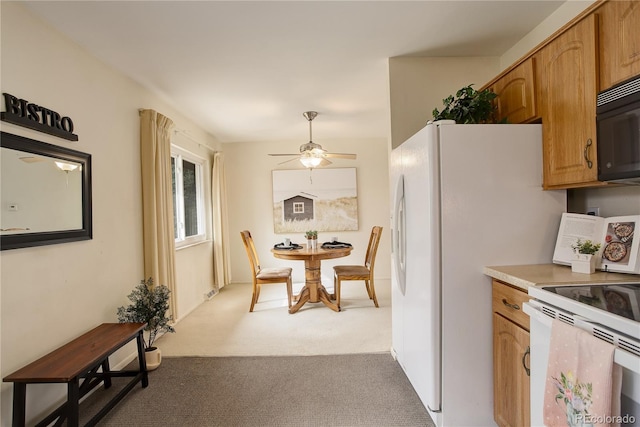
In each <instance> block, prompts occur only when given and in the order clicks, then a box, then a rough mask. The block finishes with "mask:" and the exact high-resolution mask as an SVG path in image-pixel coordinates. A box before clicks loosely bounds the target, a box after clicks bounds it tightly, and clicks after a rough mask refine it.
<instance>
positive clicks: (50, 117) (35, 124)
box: [0, 93, 78, 141]
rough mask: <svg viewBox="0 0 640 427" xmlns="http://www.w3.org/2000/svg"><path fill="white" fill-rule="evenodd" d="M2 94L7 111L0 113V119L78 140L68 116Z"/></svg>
mask: <svg viewBox="0 0 640 427" xmlns="http://www.w3.org/2000/svg"><path fill="white" fill-rule="evenodd" d="M3 95H4V103H5V107H6V109H7V111H5V112H2V113H0V120H3V121H5V122H8V123H13V124H14V125H18V126H23V127H26V128H29V129H33V130H37V131H40V132H44V133H48V134H49V135H54V136H57V137H60V138H64V139H68V140H69V141H77V140H78V135H76V134H74V133H73V120H71V118H70V117H65V116H61V115H60V114H58V113H57V112H55V111H53V110H50V109H48V108H45V107H42V106H40V105H37V104H34V103H32V102H29V101H27V100H26V99H20V98H17V97H15V96H13V95H10V94H8V93H3Z"/></svg>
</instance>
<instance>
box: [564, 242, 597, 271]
mask: <svg viewBox="0 0 640 427" xmlns="http://www.w3.org/2000/svg"><path fill="white" fill-rule="evenodd" d="M571 249H573V250H574V251H575V254H576V255H575V259H574V260H573V261H571V271H573V272H574V273H587V274H591V273H594V272H595V271H596V262H597V260H598V257H596V256H594V255H595V254H596V253H597V252H598V251H599V250H600V243H593V242H592V241H591V240H585V241H584V242H583V241H582V240H580V239H578V240H577V241H576V243H575V244H573V245H571Z"/></svg>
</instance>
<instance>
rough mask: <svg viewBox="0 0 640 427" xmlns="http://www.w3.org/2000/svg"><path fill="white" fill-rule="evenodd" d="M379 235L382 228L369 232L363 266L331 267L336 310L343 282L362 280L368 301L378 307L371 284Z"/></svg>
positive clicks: (375, 228) (376, 227)
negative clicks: (371, 301) (370, 300)
mask: <svg viewBox="0 0 640 427" xmlns="http://www.w3.org/2000/svg"><path fill="white" fill-rule="evenodd" d="M381 234H382V227H379V226H375V227H373V229H372V230H371V236H370V237H369V246H367V254H366V256H365V257H364V265H336V266H335V267H333V292H334V295H335V298H336V304H337V305H338V309H339V308H340V288H341V286H342V282H343V281H345V280H364V284H365V286H366V288H367V294H369V299H372V300H373V303H374V304H375V306H376V307H378V298H376V288H375V286H374V284H373V266H374V264H375V262H376V253H377V252H378V244H379V243H380V235H381Z"/></svg>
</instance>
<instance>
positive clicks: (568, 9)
mask: <svg viewBox="0 0 640 427" xmlns="http://www.w3.org/2000/svg"><path fill="white" fill-rule="evenodd" d="M594 2H595V0H568V1H566V2H565V3H563V4H562V5H561V6H560V7H559V8H558V9H557V10H556V11H555V12H553V13H552V14H551V15H550V16H549V17H548V18H547V19H545V20H544V21H543V22H542V23H540V25H538V26H537V27H535V28H534V29H533V30H531V31H530V32H529V34H527V35H526V36H524V37H523V38H522V39H521V40H520V41H518V43H516V44H515V45H513V46H512V47H511V48H510V49H509V50H508V51H506V52H505V53H504V54H503V55H502V56H501V57H500V71H502V70H505V69H507V68H508V67H510V66H511V65H512V64H513V63H514V62H516V61H517V60H519V59H520V58H522V57H523V56H524V55H526V54H527V53H528V52H529V51H530V50H532V49H533V48H535V47H536V46H537V45H538V44H540V43H542V42H543V41H544V40H545V39H546V38H548V37H549V36H551V35H552V34H553V33H554V32H556V31H557V30H559V29H560V28H562V27H563V26H564V25H565V24H566V23H567V22H569V21H571V20H572V19H573V18H575V17H576V16H578V15H579V14H580V13H581V12H582V11H584V10H585V9H586V8H588V7H589V6H591V5H592V4H593V3H594Z"/></svg>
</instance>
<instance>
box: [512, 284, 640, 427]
mask: <svg viewBox="0 0 640 427" xmlns="http://www.w3.org/2000/svg"><path fill="white" fill-rule="evenodd" d="M528 293H529V295H530V296H531V297H532V298H533V299H531V300H530V301H529V302H527V303H525V304H524V308H523V310H524V312H525V313H527V314H528V315H529V316H530V318H531V331H530V332H531V335H530V341H531V342H530V348H531V425H532V426H538V425H540V426H541V425H543V415H542V408H543V401H544V389H545V380H546V377H547V375H546V372H547V360H548V355H549V341H550V338H551V323H552V319H558V320H561V321H563V322H565V323H567V324H570V325H572V326H574V327H577V328H580V329H583V330H585V331H587V332H589V333H591V334H592V335H594V336H596V337H597V338H600V339H602V340H604V341H607V342H609V343H611V344H612V345H614V346H616V350H615V353H614V362H615V363H617V364H619V365H620V366H622V368H623V380H622V396H621V403H622V404H621V415H627V417H626V418H624V419H623V420H622V421H623V422H622V423H621V425H623V426H624V425H637V424H636V423H640V283H624V284H611V283H599V284H576V285H561V286H551V285H549V286H532V287H529V292H528Z"/></svg>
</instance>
